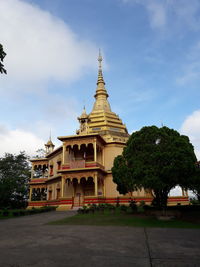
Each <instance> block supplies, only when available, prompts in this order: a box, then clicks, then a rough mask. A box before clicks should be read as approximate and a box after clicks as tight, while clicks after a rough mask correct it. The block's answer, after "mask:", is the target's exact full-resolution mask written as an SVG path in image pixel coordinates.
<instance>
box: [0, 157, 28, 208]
mask: <svg viewBox="0 0 200 267" xmlns="http://www.w3.org/2000/svg"><path fill="white" fill-rule="evenodd" d="M29 178H30V165H29V161H28V157H27V156H26V155H25V153H24V152H21V153H20V154H18V155H12V154H8V153H7V154H5V156H4V157H1V158H0V208H5V207H9V208H21V207H25V205H26V203H27V198H28V186H27V184H28V181H29Z"/></svg>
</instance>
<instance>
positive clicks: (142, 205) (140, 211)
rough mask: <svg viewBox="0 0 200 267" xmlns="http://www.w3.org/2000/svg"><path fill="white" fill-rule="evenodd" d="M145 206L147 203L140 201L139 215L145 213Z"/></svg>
mask: <svg viewBox="0 0 200 267" xmlns="http://www.w3.org/2000/svg"><path fill="white" fill-rule="evenodd" d="M144 206H145V202H144V201H143V200H142V201H140V204H139V206H137V211H138V212H139V213H144V211H145V209H144Z"/></svg>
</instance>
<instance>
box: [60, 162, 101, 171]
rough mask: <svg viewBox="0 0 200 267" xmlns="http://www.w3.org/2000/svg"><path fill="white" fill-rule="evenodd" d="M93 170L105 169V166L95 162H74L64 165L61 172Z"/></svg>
mask: <svg viewBox="0 0 200 267" xmlns="http://www.w3.org/2000/svg"><path fill="white" fill-rule="evenodd" d="M91 168H100V169H104V166H103V165H101V164H100V163H98V162H95V161H85V160H73V161H70V162H67V163H66V164H62V166H61V171H67V170H72V169H91Z"/></svg>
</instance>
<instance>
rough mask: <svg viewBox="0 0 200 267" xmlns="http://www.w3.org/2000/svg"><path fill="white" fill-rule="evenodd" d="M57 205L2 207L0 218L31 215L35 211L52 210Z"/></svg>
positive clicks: (35, 212)
mask: <svg viewBox="0 0 200 267" xmlns="http://www.w3.org/2000/svg"><path fill="white" fill-rule="evenodd" d="M56 208H57V207H55V206H45V207H42V208H32V209H14V210H13V209H11V210H9V209H4V210H2V211H1V210H0V218H1V217H2V218H3V219H4V218H12V217H18V216H25V215H33V214H37V213H43V212H48V211H54V210H56Z"/></svg>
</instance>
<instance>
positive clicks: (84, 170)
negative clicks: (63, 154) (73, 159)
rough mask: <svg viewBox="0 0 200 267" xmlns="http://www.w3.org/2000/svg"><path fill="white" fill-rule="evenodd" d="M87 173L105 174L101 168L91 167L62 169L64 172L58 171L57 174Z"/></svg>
mask: <svg viewBox="0 0 200 267" xmlns="http://www.w3.org/2000/svg"><path fill="white" fill-rule="evenodd" d="M88 171H100V172H102V173H104V174H105V173H107V171H105V170H104V169H102V168H101V167H91V168H77V169H64V170H59V171H58V172H59V173H61V174H66V173H81V172H88Z"/></svg>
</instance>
